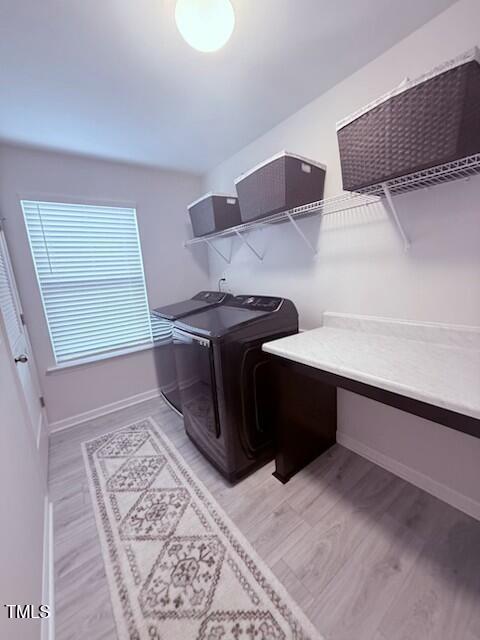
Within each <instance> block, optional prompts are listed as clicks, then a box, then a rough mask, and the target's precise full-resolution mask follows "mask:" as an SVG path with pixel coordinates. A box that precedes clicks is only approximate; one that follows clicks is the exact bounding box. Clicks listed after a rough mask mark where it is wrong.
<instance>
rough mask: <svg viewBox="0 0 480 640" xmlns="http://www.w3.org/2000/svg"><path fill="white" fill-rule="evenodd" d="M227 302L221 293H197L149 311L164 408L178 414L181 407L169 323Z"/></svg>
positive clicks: (170, 324) (229, 296)
mask: <svg viewBox="0 0 480 640" xmlns="http://www.w3.org/2000/svg"><path fill="white" fill-rule="evenodd" d="M231 298H233V296H232V295H231V294H229V293H224V292H222V291H200V292H199V293H197V294H195V295H194V296H193V297H192V298H189V299H188V300H182V301H180V302H176V303H174V304H169V305H166V306H164V307H158V308H157V309H153V310H152V314H153V315H154V321H153V324H154V344H155V347H156V349H155V365H156V367H157V375H158V379H159V386H160V391H161V393H162V395H163V397H164V399H165V400H166V401H167V402H168V404H169V405H170V406H171V407H173V409H175V410H176V411H177V412H178V413H181V412H182V405H181V398H180V394H179V391H178V382H177V372H176V367H175V356H174V352H173V323H174V321H175V320H178V319H179V318H185V317H187V316H188V315H191V314H194V313H198V312H199V311H205V310H206V309H211V308H213V307H216V306H218V305H220V304H223V303H224V302H226V301H227V300H229V299H231Z"/></svg>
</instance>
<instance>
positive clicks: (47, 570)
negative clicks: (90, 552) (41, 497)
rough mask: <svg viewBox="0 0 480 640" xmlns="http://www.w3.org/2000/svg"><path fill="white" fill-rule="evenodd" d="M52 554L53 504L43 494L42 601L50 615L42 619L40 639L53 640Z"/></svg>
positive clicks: (53, 588)
mask: <svg viewBox="0 0 480 640" xmlns="http://www.w3.org/2000/svg"><path fill="white" fill-rule="evenodd" d="M54 576H55V573H54V555H53V504H52V503H51V502H49V500H48V496H45V515H44V524H43V581H42V602H41V604H46V605H48V606H49V607H50V616H49V617H48V618H43V619H42V630H41V640H55V585H54Z"/></svg>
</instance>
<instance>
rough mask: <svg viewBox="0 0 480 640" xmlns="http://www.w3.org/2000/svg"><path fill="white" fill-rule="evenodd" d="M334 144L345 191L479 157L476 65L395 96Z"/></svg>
mask: <svg viewBox="0 0 480 640" xmlns="http://www.w3.org/2000/svg"><path fill="white" fill-rule="evenodd" d="M338 144H339V148H340V160H341V164H342V177H343V188H344V189H346V190H347V191H356V190H359V189H362V188H365V187H368V186H371V185H374V184H378V183H379V182H385V181H387V180H390V179H393V178H398V177H400V176H404V175H407V174H409V173H413V172H415V171H421V170H423V169H429V168H431V167H435V166H438V165H440V164H444V163H446V162H452V161H454V160H460V159H461V158H465V157H467V156H470V155H473V154H475V153H479V152H480V64H478V62H477V61H475V60H472V61H469V62H466V63H465V64H461V65H459V66H457V67H454V68H453V69H449V70H447V71H444V72H443V73H439V74H438V75H436V76H434V77H432V78H430V79H428V80H426V81H424V82H422V83H420V84H416V85H415V86H413V87H412V88H409V89H406V90H405V91H403V92H402V93H399V94H397V95H394V96H393V97H391V98H389V99H388V100H386V101H385V102H382V103H381V104H379V105H378V106H376V107H374V108H373V109H371V110H370V111H367V112H366V113H363V114H362V115H361V116H359V117H358V118H357V119H355V120H353V121H352V122H350V123H349V124H346V125H345V126H344V127H342V128H341V129H340V130H339V131H338Z"/></svg>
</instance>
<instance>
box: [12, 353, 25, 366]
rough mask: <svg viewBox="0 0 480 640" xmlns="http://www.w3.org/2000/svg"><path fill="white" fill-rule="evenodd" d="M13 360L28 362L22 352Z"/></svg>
mask: <svg viewBox="0 0 480 640" xmlns="http://www.w3.org/2000/svg"><path fill="white" fill-rule="evenodd" d="M15 362H17V363H18V362H22V363H23V364H24V363H25V362H28V357H27V356H26V355H25V354H24V353H22V354H21V355H20V356H18V357H17V358H15Z"/></svg>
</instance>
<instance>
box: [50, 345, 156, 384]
mask: <svg viewBox="0 0 480 640" xmlns="http://www.w3.org/2000/svg"><path fill="white" fill-rule="evenodd" d="M154 348H155V345H154V344H152V343H150V342H149V343H148V344H142V345H139V346H137V347H130V348H128V349H117V350H116V351H108V352H107V353H100V354H97V355H93V356H88V357H87V358H79V359H78V360H69V361H68V362H61V363H60V364H56V365H55V366H54V367H49V368H48V369H47V371H46V374H47V376H50V375H55V374H56V373H62V371H65V370H67V369H74V368H77V367H84V366H87V365H92V364H97V363H98V362H104V361H105V360H111V359H113V358H119V357H121V356H128V355H130V354H132V353H139V352H140V351H147V350H149V349H154Z"/></svg>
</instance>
